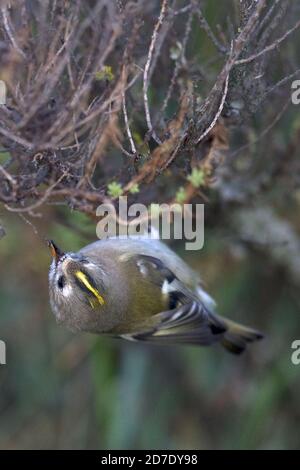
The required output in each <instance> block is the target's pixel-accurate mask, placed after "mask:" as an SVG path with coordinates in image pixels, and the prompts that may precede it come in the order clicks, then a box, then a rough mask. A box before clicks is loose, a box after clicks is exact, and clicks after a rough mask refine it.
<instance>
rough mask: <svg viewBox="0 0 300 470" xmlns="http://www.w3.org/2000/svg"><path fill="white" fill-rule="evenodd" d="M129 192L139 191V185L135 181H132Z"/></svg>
mask: <svg viewBox="0 0 300 470" xmlns="http://www.w3.org/2000/svg"><path fill="white" fill-rule="evenodd" d="M129 192H130V193H131V194H137V193H139V192H140V188H139V185H138V184H137V183H134V184H133V185H132V186H131V188H130V189H129Z"/></svg>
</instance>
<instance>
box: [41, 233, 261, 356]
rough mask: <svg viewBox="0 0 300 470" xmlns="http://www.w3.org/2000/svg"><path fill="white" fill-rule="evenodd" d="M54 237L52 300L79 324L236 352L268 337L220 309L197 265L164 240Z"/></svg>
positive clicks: (64, 318)
mask: <svg viewBox="0 0 300 470" xmlns="http://www.w3.org/2000/svg"><path fill="white" fill-rule="evenodd" d="M48 244H49V247H50V249H51V253H52V257H53V260H52V263H51V266H50V272H49V291H50V303H51V307H52V310H53V313H54V315H55V317H56V319H57V321H58V322H59V323H62V324H64V325H66V326H67V327H69V328H70V329H72V330H73V331H85V332H90V333H97V334H106V335H111V336H115V337H121V338H124V339H127V340H134V341H147V342H151V343H157V344H175V343H177V344H179V343H181V344H190V345H199V346H208V345H211V344H214V343H221V344H222V345H223V346H224V348H226V349H227V350H228V351H230V352H232V353H235V354H240V353H241V352H243V351H244V349H245V348H246V345H247V343H251V342H253V341H255V340H258V339H260V338H262V337H263V335H262V334H261V333H260V332H259V331H256V330H254V329H252V328H248V327H245V326H242V325H239V324H237V323H235V322H233V321H231V320H228V319H227V318H223V317H220V316H219V315H217V314H216V313H215V302H214V301H213V299H212V298H211V297H210V296H209V295H208V294H207V293H206V292H205V291H204V289H203V287H202V286H201V280H200V277H199V276H198V275H197V273H195V272H194V271H193V270H192V269H190V268H189V266H188V265H187V264H186V263H185V262H184V261H183V260H182V259H181V258H179V257H178V256H177V255H176V254H175V253H174V252H173V251H172V250H171V249H170V248H168V247H167V246H166V245H165V244H163V243H162V242H160V241H159V240H153V239H151V238H147V237H144V238H141V237H137V238H117V237H116V238H108V239H104V240H99V241H96V242H94V243H91V244H90V245H87V246H85V247H84V248H82V249H81V250H80V251H78V252H77V253H71V252H69V253H63V252H62V251H61V250H60V249H59V248H58V247H57V246H56V245H55V244H54V242H53V241H49V242H48Z"/></svg>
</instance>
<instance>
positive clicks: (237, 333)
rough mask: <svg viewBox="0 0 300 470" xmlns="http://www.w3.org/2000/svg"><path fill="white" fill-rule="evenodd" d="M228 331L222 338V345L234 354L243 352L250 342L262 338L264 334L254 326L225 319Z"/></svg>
mask: <svg viewBox="0 0 300 470" xmlns="http://www.w3.org/2000/svg"><path fill="white" fill-rule="evenodd" d="M224 323H225V325H226V331H225V333H224V335H223V338H222V340H221V344H222V346H223V347H224V348H225V349H227V351H229V352H231V353H233V354H241V353H242V352H243V351H244V350H245V349H246V346H247V344H248V343H253V342H254V341H257V340H259V339H262V338H263V337H264V335H263V334H262V333H260V332H259V331H257V330H254V329H253V328H249V327H247V326H243V325H240V324H239V323H235V322H233V321H231V320H228V319H227V318H226V319H224Z"/></svg>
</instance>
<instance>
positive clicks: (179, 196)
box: [175, 186, 187, 204]
mask: <svg viewBox="0 0 300 470" xmlns="http://www.w3.org/2000/svg"><path fill="white" fill-rule="evenodd" d="M186 196H187V195H186V191H185V189H184V187H182V186H181V187H180V188H179V189H178V191H177V192H176V196H175V200H176V202H178V203H179V204H183V203H184V202H185V201H186Z"/></svg>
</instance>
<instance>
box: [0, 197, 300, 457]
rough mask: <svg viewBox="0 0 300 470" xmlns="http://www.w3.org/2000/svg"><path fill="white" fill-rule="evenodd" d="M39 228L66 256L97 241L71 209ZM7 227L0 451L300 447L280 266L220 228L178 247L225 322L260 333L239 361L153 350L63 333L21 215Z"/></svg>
mask: <svg viewBox="0 0 300 470" xmlns="http://www.w3.org/2000/svg"><path fill="white" fill-rule="evenodd" d="M297 210H298V211H299V203H298V204H297V205H295V212H296V211H297ZM62 221H63V223H62ZM35 223H36V226H37V227H38V230H39V234H40V235H47V236H49V237H52V238H54V239H55V240H56V241H57V243H59V244H60V245H61V246H62V248H63V249H66V250H77V249H78V248H80V247H81V246H82V245H84V244H86V243H87V242H88V241H91V240H94V239H95V236H93V233H94V231H95V226H94V224H92V223H91V222H89V221H88V220H84V218H83V217H82V215H81V214H80V215H79V216H76V215H75V214H74V213H71V212H70V211H69V210H60V211H51V210H49V211H47V212H46V213H44V214H43V220H42V221H37V222H35ZM271 229H272V227H271ZM6 230H7V235H6V237H4V238H3V239H2V240H1V243H0V254H1V266H0V276H1V288H0V305H1V316H0V332H1V334H0V337H1V339H2V340H5V341H6V344H7V365H5V366H1V367H0V390H1V394H0V446H1V448H10V449H15V448H26V449H27V448H50V449H51V448H76V449H81V448H98V449H109V448H112V449H116V448H121V449H130V448H131V449H132V448H153V449H165V448H167V449H181V448H183V449H185V448H197V449H199V448H200V449H206V448H216V449H218V448H234V449H241V448H283V449H287V448H295V447H298V446H299V432H298V423H299V413H300V411H299V393H300V384H299V373H300V366H295V365H293V364H292V362H291V353H292V350H291V343H292V341H293V340H294V339H299V337H300V327H299V303H300V295H299V287H298V286H296V285H295V283H294V282H293V281H292V280H291V279H290V278H289V273H288V271H287V269H286V268H285V267H284V265H283V264H284V263H283V264H282V263H278V262H277V261H276V260H275V261H274V259H272V258H271V257H270V256H268V255H266V250H265V249H264V250H263V251H264V252H262V251H261V252H255V251H251V252H250V253H249V252H247V251H246V250H245V247H243V246H241V245H240V244H236V243H235V242H234V241H233V240H232V239H228V238H226V237H225V236H224V233H223V231H222V230H221V231H219V230H217V229H213V230H210V229H209V228H207V230H206V231H205V237H206V241H205V247H204V249H203V250H201V251H200V252H196V253H195V252H185V251H184V249H183V248H184V246H183V245H182V246H181V244H179V245H175V249H176V251H178V253H180V254H181V255H182V256H183V257H184V259H186V260H187V261H188V262H189V263H190V264H191V265H192V266H193V267H194V268H195V269H196V270H199V271H200V272H201V273H202V276H203V278H204V279H205V282H206V285H207V288H208V290H209V292H210V293H211V294H212V295H214V297H215V298H216V300H217V302H218V306H219V312H220V313H221V314H224V315H228V316H229V317H231V318H235V319H237V320H239V321H241V322H244V323H246V324H250V325H253V326H255V327H257V328H260V329H261V330H262V331H263V332H264V333H265V334H266V339H265V340H264V341H262V342H261V343H257V344H255V345H253V346H252V347H250V348H249V349H248V350H247V352H246V353H245V354H244V355H242V356H238V357H236V356H232V355H230V354H228V353H226V352H225V351H224V350H223V349H222V348H221V347H213V348H208V349H205V348H202V349H198V348H195V347H185V346H183V347H152V346H151V345H143V344H131V343H128V342H125V341H121V340H112V339H107V338H101V337H99V338H98V337H93V336H92V335H87V334H77V335H74V334H73V333H69V332H68V331H65V330H64V329H63V328H62V327H61V326H58V325H57V324H56V323H55V319H54V316H53V315H52V313H51V311H50V307H49V301H48V285H47V271H48V266H49V262H50V255H49V252H48V249H47V247H46V246H45V245H44V244H43V243H42V241H41V240H40V238H39V237H38V236H37V235H36V234H35V233H34V231H33V230H32V228H31V227H30V226H28V225H27V224H26V223H24V221H23V220H21V219H20V218H19V217H18V216H17V215H16V216H13V217H9V218H7V219H6ZM271 243H272V242H271ZM283 246H284V248H283V247H282V246H280V250H286V244H284V245H283Z"/></svg>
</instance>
